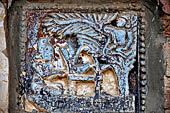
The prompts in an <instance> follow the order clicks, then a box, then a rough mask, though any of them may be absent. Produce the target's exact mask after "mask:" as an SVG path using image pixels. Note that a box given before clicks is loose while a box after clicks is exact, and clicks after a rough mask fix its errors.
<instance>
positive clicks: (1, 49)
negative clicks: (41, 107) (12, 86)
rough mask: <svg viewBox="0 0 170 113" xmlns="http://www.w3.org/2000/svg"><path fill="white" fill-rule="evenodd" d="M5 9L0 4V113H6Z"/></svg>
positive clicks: (6, 59)
mask: <svg viewBox="0 0 170 113" xmlns="http://www.w3.org/2000/svg"><path fill="white" fill-rule="evenodd" d="M5 16H6V15H5V8H4V6H3V4H2V3H0V113H7V112H8V58H7V56H6V55H7V54H6V37H5V30H4V18H5Z"/></svg>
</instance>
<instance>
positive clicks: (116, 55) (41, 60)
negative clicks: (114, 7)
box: [21, 9, 139, 112]
mask: <svg viewBox="0 0 170 113" xmlns="http://www.w3.org/2000/svg"><path fill="white" fill-rule="evenodd" d="M26 14H27V15H26V18H25V23H26V26H25V32H26V37H27V41H26V43H25V44H26V51H25V61H24V62H25V67H24V71H22V72H21V73H22V74H21V78H22V80H23V81H24V85H22V86H23V87H22V88H23V90H24V91H23V92H24V93H23V94H21V95H22V105H23V108H24V109H25V111H28V112H32V111H33V110H36V111H39V112H135V109H136V105H135V103H136V102H138V87H139V86H138V75H139V73H138V69H139V67H138V66H139V65H138V53H139V52H138V37H139V16H138V15H137V14H136V13H129V12H126V13H119V12H117V11H110V12H104V11H102V12H97V11H96V12H91V11H88V10H87V11H81V10H80V11H67V10H66V11H62V10H60V9H57V10H29V11H27V13H26Z"/></svg>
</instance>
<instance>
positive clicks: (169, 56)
mask: <svg viewBox="0 0 170 113" xmlns="http://www.w3.org/2000/svg"><path fill="white" fill-rule="evenodd" d="M162 22H163V28H164V31H163V34H164V36H165V37H166V38H167V42H166V43H164V45H163V48H164V57H165V65H166V67H167V68H166V74H165V76H164V97H165V112H166V113H170V16H168V15H164V16H163V17H162Z"/></svg>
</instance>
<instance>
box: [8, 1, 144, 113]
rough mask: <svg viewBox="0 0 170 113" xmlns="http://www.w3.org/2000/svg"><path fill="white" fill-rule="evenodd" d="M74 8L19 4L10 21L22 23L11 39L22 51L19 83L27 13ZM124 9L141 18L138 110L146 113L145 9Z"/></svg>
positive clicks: (113, 7)
mask: <svg viewBox="0 0 170 113" xmlns="http://www.w3.org/2000/svg"><path fill="white" fill-rule="evenodd" d="M115 4H116V3H115ZM138 5H139V4H138ZM68 7H69V8H68ZM74 7H75V6H74V4H71V5H69V6H68V4H67V5H63V6H55V5H54V4H50V5H49V6H46V5H44V4H41V3H40V4H33V3H32V4H29V5H26V4H22V3H17V6H16V8H14V9H13V10H14V12H15V13H13V15H15V16H16V15H17V13H19V16H17V17H10V18H12V19H11V20H10V22H11V23H12V21H15V19H16V18H18V19H19V20H20V22H18V23H17V25H19V27H18V29H17V30H16V31H17V32H19V33H17V34H13V33H11V35H10V36H9V37H10V38H11V37H12V36H14V37H15V38H16V39H14V40H16V42H12V41H11V42H9V43H10V44H11V47H12V46H14V45H18V46H17V48H16V50H20V51H17V53H14V55H15V56H16V57H19V58H20V59H18V58H16V62H13V63H14V64H16V63H19V64H16V67H15V69H17V72H16V73H15V74H16V75H15V76H16V77H17V78H18V82H21V83H22V81H21V80H20V79H19V77H18V75H19V74H20V73H21V72H22V70H23V69H22V67H23V66H25V64H24V60H25V42H26V40H27V39H26V33H25V32H26V27H25V25H26V21H25V19H26V16H27V15H26V14H27V11H29V10H41V9H43V10H44V9H45V10H50V9H57V8H59V9H62V10H66V11H67V10H69V9H72V8H74ZM97 8H98V9H97ZM75 9H76V10H78V11H79V10H82V9H86V10H85V12H86V11H87V10H88V11H89V10H91V11H92V12H93V11H94V12H96V11H101V10H102V9H103V10H104V11H108V12H109V11H114V10H117V7H116V6H113V5H110V6H108V7H107V8H101V6H100V5H99V6H97V7H95V6H93V7H91V6H87V7H86V6H85V7H84V6H82V7H81V8H78V6H77V8H75ZM124 9H126V11H127V12H128V11H131V13H135V14H137V15H139V17H140V19H139V21H140V24H141V25H140V26H139V28H138V29H139V34H138V37H139V38H138V49H139V50H138V66H139V67H138V70H139V72H138V77H139V79H140V82H138V83H139V84H138V85H139V89H138V91H139V93H138V94H139V96H138V97H139V99H138V101H140V102H139V105H138V106H140V108H138V110H137V111H138V112H140V111H145V98H146V68H145V64H146V63H145V62H146V61H145V59H146V58H145V36H144V35H145V20H144V14H145V13H144V9H143V8H142V7H141V6H138V7H134V6H133V5H131V6H130V7H129V5H127V4H123V3H122V4H120V7H119V10H120V11H123V10H124ZM21 10H22V11H21ZM133 10H135V11H133ZM14 31H15V30H14V28H12V27H11V28H10V30H9V33H10V32H14ZM14 37H13V38H14ZM23 37H25V38H23ZM13 43H14V45H12V44H13ZM19 67H20V68H19ZM10 83H11V81H10ZM16 84H18V83H16ZM19 87H20V85H19ZM19 87H18V91H20V90H19ZM14 92H15V91H14ZM15 97H17V94H16V96H15ZM18 98H20V99H21V97H20V96H19V95H18ZM14 103H15V102H14ZM19 109H21V108H19ZM19 111H20V110H19Z"/></svg>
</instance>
